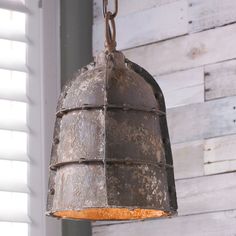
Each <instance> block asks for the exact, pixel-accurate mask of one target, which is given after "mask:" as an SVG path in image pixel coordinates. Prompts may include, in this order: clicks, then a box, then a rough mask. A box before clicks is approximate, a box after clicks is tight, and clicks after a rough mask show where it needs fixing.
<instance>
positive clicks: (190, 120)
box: [167, 97, 236, 144]
mask: <svg viewBox="0 0 236 236" xmlns="http://www.w3.org/2000/svg"><path fill="white" fill-rule="evenodd" d="M235 104H236V97H228V98H222V99H218V100H212V101H209V102H205V103H202V104H200V103H199V104H192V105H187V106H183V107H178V108H172V109H169V110H168V111H167V118H168V125H169V131H170V139H171V142H172V143H173V144H174V143H182V142H189V141H192V140H201V139H207V138H213V137H218V136H221V135H229V134H234V133H236V109H234V107H235Z"/></svg>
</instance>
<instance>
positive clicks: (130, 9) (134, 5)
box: [93, 0, 179, 23]
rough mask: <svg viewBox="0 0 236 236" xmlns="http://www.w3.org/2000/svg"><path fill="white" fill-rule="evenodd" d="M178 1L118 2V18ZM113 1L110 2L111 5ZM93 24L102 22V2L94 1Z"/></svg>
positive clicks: (130, 0)
mask: <svg viewBox="0 0 236 236" xmlns="http://www.w3.org/2000/svg"><path fill="white" fill-rule="evenodd" d="M176 1H179V0H145V1H137V0H129V1H127V0H119V14H118V17H120V16H125V15H129V14H132V13H134V12H137V11H142V10H146V9H148V8H153V7H158V6H162V5H165V4H169V3H172V2H176ZM112 2H113V3H114V1H110V3H111V4H112ZM93 9H94V23H97V22H98V21H102V20H103V15H102V14H103V13H102V1H101V0H95V1H94V7H93Z"/></svg>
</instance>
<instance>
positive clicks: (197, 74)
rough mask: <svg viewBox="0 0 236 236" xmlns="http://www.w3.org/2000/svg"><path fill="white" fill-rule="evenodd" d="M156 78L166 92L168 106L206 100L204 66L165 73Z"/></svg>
mask: <svg viewBox="0 0 236 236" xmlns="http://www.w3.org/2000/svg"><path fill="white" fill-rule="evenodd" d="M156 80H157V83H158V84H159V85H160V87H161V89H162V91H163V93H164V97H165V100H166V107H167V108H171V107H176V106H183V105H187V104H192V103H201V102H204V71H203V68H200V67H199V68H195V69H192V70H187V71H180V72H176V73H172V74H168V75H163V76H160V77H159V78H157V79H156Z"/></svg>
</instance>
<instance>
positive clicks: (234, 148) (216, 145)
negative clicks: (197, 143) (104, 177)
mask: <svg viewBox="0 0 236 236" xmlns="http://www.w3.org/2000/svg"><path fill="white" fill-rule="evenodd" d="M204 152H205V154H204V162H205V163H207V162H217V161H226V160H234V159H236V135H229V136H223V137H217V138H213V139H207V140H205V147H204Z"/></svg>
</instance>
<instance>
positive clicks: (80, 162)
mask: <svg viewBox="0 0 236 236" xmlns="http://www.w3.org/2000/svg"><path fill="white" fill-rule="evenodd" d="M73 164H78V165H83V164H87V165H93V164H103V165H105V164H125V165H151V166H157V167H161V168H164V167H165V168H173V165H169V164H166V163H161V162H160V163H158V162H153V161H148V162H145V161H134V160H116V159H107V160H97V159H90V160H78V161H67V162H61V163H56V164H52V165H50V166H49V167H50V169H51V170H56V169H57V168H60V167H62V166H66V165H73Z"/></svg>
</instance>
